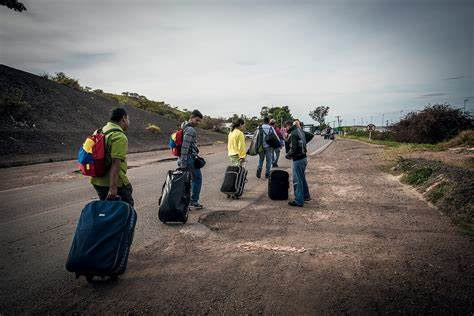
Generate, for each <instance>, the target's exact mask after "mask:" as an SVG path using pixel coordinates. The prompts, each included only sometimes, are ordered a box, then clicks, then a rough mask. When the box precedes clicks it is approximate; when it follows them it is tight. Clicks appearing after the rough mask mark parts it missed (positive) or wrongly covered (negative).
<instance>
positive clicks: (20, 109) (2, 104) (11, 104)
mask: <svg viewBox="0 0 474 316" xmlns="http://www.w3.org/2000/svg"><path fill="white" fill-rule="evenodd" d="M30 109H31V106H30V105H29V104H28V103H27V102H26V101H24V100H23V91H21V90H20V89H18V88H7V89H6V90H2V91H1V94H0V111H1V114H2V115H11V116H12V117H13V118H15V119H23V118H24V117H25V116H26V114H27V112H28V110H30Z"/></svg>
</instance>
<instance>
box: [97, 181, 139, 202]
mask: <svg viewBox="0 0 474 316" xmlns="http://www.w3.org/2000/svg"><path fill="white" fill-rule="evenodd" d="M94 189H95V191H96V192H97V195H98V196H99V199H101V200H105V199H106V198H107V194H109V187H102V186H98V185H94ZM132 193H133V188H132V185H131V184H127V185H123V186H121V187H119V188H117V195H118V196H120V199H121V200H122V201H124V202H127V203H128V204H130V205H131V206H133V204H135V202H134V201H133V197H132Z"/></svg>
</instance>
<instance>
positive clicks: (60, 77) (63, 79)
mask: <svg viewBox="0 0 474 316" xmlns="http://www.w3.org/2000/svg"><path fill="white" fill-rule="evenodd" d="M51 80H53V81H56V82H57V83H59V84H62V85H65V86H67V87H69V88H72V89H75V90H79V91H81V90H82V87H81V85H80V84H79V81H78V80H76V79H74V78H71V77H68V76H67V75H66V74H65V73H64V72H57V73H56V76H54V77H51Z"/></svg>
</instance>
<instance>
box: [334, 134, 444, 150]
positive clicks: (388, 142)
mask: <svg viewBox="0 0 474 316" xmlns="http://www.w3.org/2000/svg"><path fill="white" fill-rule="evenodd" d="M341 137H342V138H349V139H356V140H360V141H363V142H366V143H369V144H375V145H383V146H387V147H389V148H400V147H402V148H404V149H405V150H406V149H409V150H427V151H443V150H445V148H444V147H443V146H441V144H434V145H433V144H415V143H400V142H396V141H392V140H378V139H370V140H369V138H368V137H363V136H354V135H346V136H341Z"/></svg>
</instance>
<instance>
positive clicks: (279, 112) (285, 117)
mask: <svg viewBox="0 0 474 316" xmlns="http://www.w3.org/2000/svg"><path fill="white" fill-rule="evenodd" d="M260 117H261V118H262V119H263V118H264V117H269V118H272V119H274V120H275V121H276V122H277V124H278V125H279V124H281V123H282V122H283V123H284V122H286V121H292V120H293V115H291V112H290V108H289V107H288V106H286V105H285V106H272V107H268V106H263V107H262V109H261V111H260Z"/></svg>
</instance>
